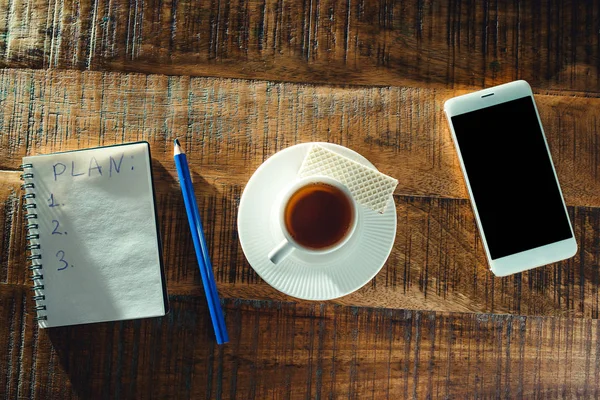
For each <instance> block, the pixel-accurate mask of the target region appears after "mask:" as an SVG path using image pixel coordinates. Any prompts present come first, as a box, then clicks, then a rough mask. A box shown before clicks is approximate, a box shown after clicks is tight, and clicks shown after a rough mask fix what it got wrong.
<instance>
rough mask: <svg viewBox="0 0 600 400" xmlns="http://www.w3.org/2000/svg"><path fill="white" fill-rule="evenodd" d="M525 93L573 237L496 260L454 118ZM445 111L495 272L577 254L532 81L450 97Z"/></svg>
mask: <svg viewBox="0 0 600 400" xmlns="http://www.w3.org/2000/svg"><path fill="white" fill-rule="evenodd" d="M525 96H531V98H532V100H533V108H534V110H535V114H536V116H537V119H538V123H539V125H540V130H541V132H542V136H543V137H544V143H545V145H546V151H547V152H548V157H550V164H551V165H552V172H553V174H554V179H555V180H556V184H557V185H558V189H559V192H560V198H561V201H562V203H563V208H564V212H565V215H566V218H567V221H568V222H569V228H570V229H571V238H569V239H565V240H561V241H558V242H554V243H550V244H548V245H544V246H540V247H536V248H533V249H530V250H525V251H522V252H519V253H515V254H511V255H509V256H505V257H501V258H497V259H495V260H492V258H491V256H490V252H489V249H488V244H487V240H486V239H485V233H484V231H483V228H482V226H481V220H480V219H479V213H478V211H477V204H476V203H475V199H474V197H473V191H472V190H471V184H470V182H469V177H468V176H467V173H466V169H465V165H464V162H463V158H462V155H461V152H460V147H459V145H458V140H457V139H456V133H455V132H454V126H453V125H452V117H454V116H456V115H460V114H464V113H467V112H470V111H475V110H480V109H482V108H487V107H490V106H494V105H497V104H501V103H505V102H507V101H511V100H516V99H519V98H522V97H525ZM444 112H445V114H446V118H447V119H448V124H449V125H450V131H451V133H452V139H453V141H454V147H455V148H456V151H457V153H458V158H459V161H460V167H461V170H462V173H463V176H464V178H465V181H466V184H467V189H468V191H469V198H470V200H471V205H472V206H473V211H474V213H475V219H476V221H477V227H478V228H479V233H480V235H481V238H482V242H483V246H484V249H485V254H486V257H487V260H488V263H489V266H490V269H491V270H492V272H493V273H494V275H496V276H507V275H511V274H515V273H518V272H522V271H526V270H529V269H532V268H536V267H540V266H542V265H547V264H551V263H554V262H557V261H561V260H565V259H567V258H570V257H572V256H574V255H575V254H576V253H577V242H576V240H575V235H574V233H573V226H572V224H571V220H570V218H569V214H568V212H567V207H566V205H565V200H564V197H563V194H562V190H561V189H560V183H559V182H558V177H557V175H556V170H555V168H554V163H553V162H552V155H551V154H550V149H549V147H548V142H547V140H546V135H545V133H544V129H543V126H542V121H541V119H540V115H539V113H538V110H537V106H536V104H535V99H534V98H533V91H532V90H531V87H530V86H529V84H528V83H527V82H526V81H523V80H519V81H514V82H509V83H506V84H503V85H499V86H495V87H491V88H488V89H483V90H480V91H477V92H473V93H469V94H465V95H462V96H457V97H454V98H451V99H449V100H447V101H446V102H445V103H444Z"/></svg>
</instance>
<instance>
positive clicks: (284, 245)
mask: <svg viewBox="0 0 600 400" xmlns="http://www.w3.org/2000/svg"><path fill="white" fill-rule="evenodd" d="M293 250H294V246H292V244H291V243H290V242H288V241H287V240H285V239H283V240H282V241H281V243H279V244H278V245H277V247H275V248H274V249H273V250H271V252H270V253H269V260H271V262H272V263H273V264H279V263H280V262H282V261H283V260H284V259H285V258H286V257H287V256H289V255H290V254H291V253H292V251H293Z"/></svg>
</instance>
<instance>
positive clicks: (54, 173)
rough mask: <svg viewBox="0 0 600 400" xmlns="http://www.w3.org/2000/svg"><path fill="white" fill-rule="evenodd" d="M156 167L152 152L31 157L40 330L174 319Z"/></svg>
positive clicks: (130, 147) (123, 149)
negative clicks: (161, 232) (170, 309)
mask: <svg viewBox="0 0 600 400" xmlns="http://www.w3.org/2000/svg"><path fill="white" fill-rule="evenodd" d="M150 160H151V158H150V146H149V144H148V143H147V142H136V143H128V144H123V145H116V146H106V147H98V148H93V149H84V150H75V151H70V152H64V153H54V154H47V155H36V156H28V157H23V165H22V168H23V180H24V183H23V185H22V188H23V190H24V195H23V197H24V205H23V207H24V208H25V209H26V214H25V218H26V220H27V221H26V228H27V239H28V243H29V244H28V245H27V249H28V250H29V251H30V252H29V253H28V260H30V265H29V268H30V269H31V272H32V276H31V278H32V281H33V291H34V299H35V311H36V312H37V317H36V320H37V321H38V324H39V326H40V327H42V328H47V327H55V326H64V325H76V324H84V323H92V322H103V321H118V320H127V319H137V318H146V317H157V316H162V315H165V314H166V312H167V310H168V302H167V292H166V285H165V279H164V268H163V262H162V250H161V241H160V235H159V229H158V223H157V218H156V204H155V200H154V197H155V196H154V186H153V180H152V168H151V162H150Z"/></svg>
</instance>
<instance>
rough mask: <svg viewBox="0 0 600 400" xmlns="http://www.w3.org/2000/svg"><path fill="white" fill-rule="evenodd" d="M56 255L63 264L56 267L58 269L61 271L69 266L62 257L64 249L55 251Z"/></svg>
mask: <svg viewBox="0 0 600 400" xmlns="http://www.w3.org/2000/svg"><path fill="white" fill-rule="evenodd" d="M56 257H58V261H60V262H62V263H63V265H64V266H63V267H62V268H59V269H58V270H59V271H62V270H63V269H66V268H67V267H68V266H69V263H68V262H67V261H66V260H65V258H64V257H65V252H64V251H62V250H59V251H58V252H57V253H56Z"/></svg>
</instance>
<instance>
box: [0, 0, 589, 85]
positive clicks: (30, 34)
mask: <svg viewBox="0 0 600 400" xmlns="http://www.w3.org/2000/svg"><path fill="white" fill-rule="evenodd" d="M0 4H1V6H0V65H1V66H7V67H16V66H19V67H29V68H68V69H80V70H89V69H91V70H111V71H129V72H131V71H137V72H145V73H160V74H168V75H196V76H198V75H201V76H220V77H228V78H234V77H237V78H252V79H266V80H276V81H294V82H313V83H314V82H321V83H341V84H347V83H353V84H363V85H395V86H402V85H409V86H411V85H412V86H414V85H417V86H419V87H425V86H429V87H431V86H435V87H484V86H492V85H494V84H498V83H504V82H506V81H510V80H514V79H518V78H522V79H526V80H528V81H530V82H531V83H532V85H533V86H535V87H537V88H540V89H556V90H573V91H581V92H589V93H598V92H599V91H600V80H599V73H598V71H599V66H600V59H599V49H600V42H599V38H598V31H599V30H600V21H599V18H598V12H599V9H598V8H599V7H598V4H597V3H595V2H589V1H568V2H562V1H555V0H553V1H548V2H540V1H537V0H527V1H511V2H509V1H500V0H486V1H482V2H480V1H473V0H452V1H439V0H438V1H435V0H415V1H412V2H406V1H403V2H397V1H387V0H384V1H375V0H360V1H350V0H347V1H335V0H291V1H290V0H287V1H284V0H261V1H258V0H214V1H200V2H199V1H195V0H97V1H92V0H82V1H77V2H69V1H42V0H30V1H24V0H2V2H0Z"/></svg>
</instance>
